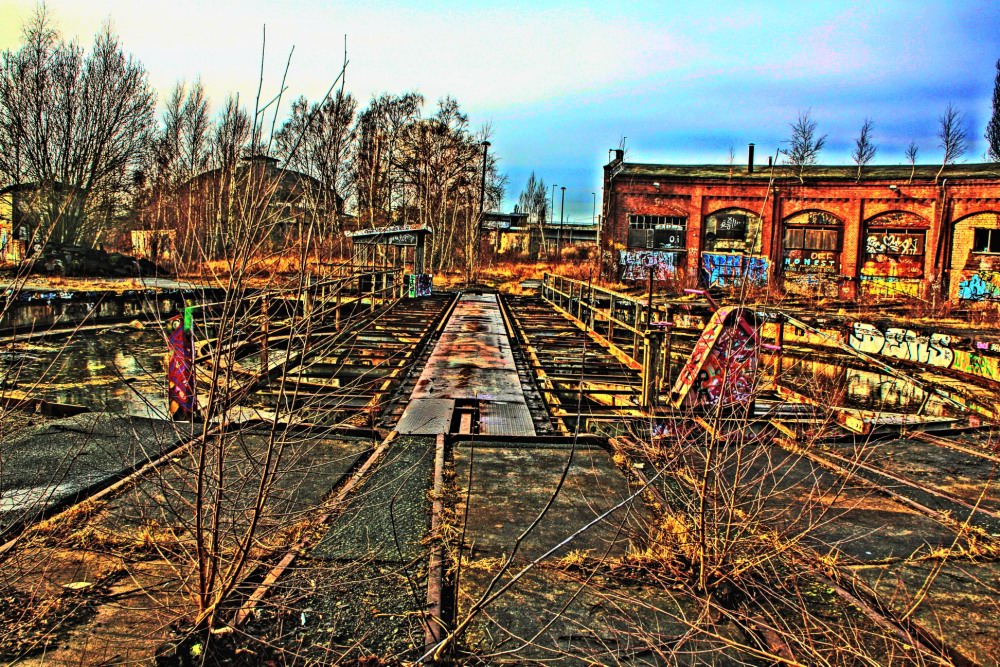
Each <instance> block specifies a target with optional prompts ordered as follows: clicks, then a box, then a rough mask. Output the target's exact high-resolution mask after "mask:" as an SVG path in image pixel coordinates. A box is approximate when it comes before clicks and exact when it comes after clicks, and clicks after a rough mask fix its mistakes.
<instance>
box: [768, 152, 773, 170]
mask: <svg viewBox="0 0 1000 667" xmlns="http://www.w3.org/2000/svg"><path fill="white" fill-rule="evenodd" d="M773 159H774V158H772V157H771V156H770V155H768V156H767V166H768V167H773V166H774V165H773V164H772V163H771V160H773Z"/></svg>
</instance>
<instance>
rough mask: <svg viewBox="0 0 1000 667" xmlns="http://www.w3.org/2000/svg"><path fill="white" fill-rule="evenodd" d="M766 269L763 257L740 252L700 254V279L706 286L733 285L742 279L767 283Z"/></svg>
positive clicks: (755, 282) (756, 283) (752, 282)
mask: <svg viewBox="0 0 1000 667" xmlns="http://www.w3.org/2000/svg"><path fill="white" fill-rule="evenodd" d="M767 269H768V263H767V258H765V257H751V256H748V255H743V254H740V253H708V252H703V253H702V254H701V271H702V280H703V282H704V283H705V284H706V285H707V286H708V287H734V286H738V285H739V284H740V283H742V282H743V281H744V280H745V281H747V282H749V283H751V284H753V285H758V286H764V285H767Z"/></svg>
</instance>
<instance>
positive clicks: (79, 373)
mask: <svg viewBox="0 0 1000 667" xmlns="http://www.w3.org/2000/svg"><path fill="white" fill-rule="evenodd" d="M166 363H167V346H166V343H165V342H164V339H163V334H162V333H161V332H160V330H159V329H158V328H157V327H155V326H151V327H148V328H146V329H141V330H136V329H128V328H116V329H111V330H105V331H103V332H101V333H99V334H95V333H87V334H80V335H77V336H74V337H72V338H69V339H65V338H64V339H58V340H56V339H52V340H46V341H45V342H44V343H41V344H25V343H16V344H14V345H13V346H11V347H8V348H6V349H4V350H3V351H0V381H2V387H3V390H4V391H6V390H15V391H20V392H24V394H26V395H27V396H28V397H30V398H44V399H46V400H49V401H53V402H57V403H70V404H75V405H82V406H85V407H88V408H91V409H93V410H108V411H112V412H120V413H126V414H132V415H139V416H152V417H162V416H165V415H166V406H167V402H166Z"/></svg>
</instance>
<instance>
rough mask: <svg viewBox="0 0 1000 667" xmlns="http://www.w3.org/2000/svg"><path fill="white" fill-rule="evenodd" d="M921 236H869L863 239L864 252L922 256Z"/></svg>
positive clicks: (894, 233)
mask: <svg viewBox="0 0 1000 667" xmlns="http://www.w3.org/2000/svg"><path fill="white" fill-rule="evenodd" d="M923 240H924V237H923V234H919V235H918V234H900V233H898V232H882V233H877V234H869V235H868V236H867V238H866V239H865V252H867V253H869V254H871V255H875V254H878V253H892V254H894V255H922V254H924V248H923Z"/></svg>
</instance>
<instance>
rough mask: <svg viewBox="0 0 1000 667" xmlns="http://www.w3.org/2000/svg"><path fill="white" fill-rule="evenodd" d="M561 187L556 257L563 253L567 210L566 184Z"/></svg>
mask: <svg viewBox="0 0 1000 667" xmlns="http://www.w3.org/2000/svg"><path fill="white" fill-rule="evenodd" d="M560 189H561V190H562V201H561V202H560V203H559V239H558V240H557V241H556V259H558V258H559V257H560V255H561V253H562V236H563V213H565V211H566V186H565V185H564V186H562V187H561V188H560Z"/></svg>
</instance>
